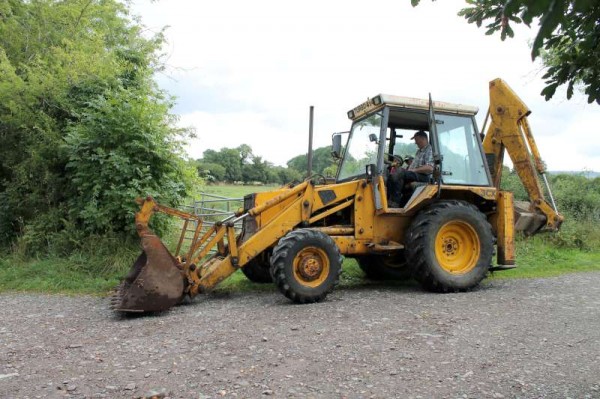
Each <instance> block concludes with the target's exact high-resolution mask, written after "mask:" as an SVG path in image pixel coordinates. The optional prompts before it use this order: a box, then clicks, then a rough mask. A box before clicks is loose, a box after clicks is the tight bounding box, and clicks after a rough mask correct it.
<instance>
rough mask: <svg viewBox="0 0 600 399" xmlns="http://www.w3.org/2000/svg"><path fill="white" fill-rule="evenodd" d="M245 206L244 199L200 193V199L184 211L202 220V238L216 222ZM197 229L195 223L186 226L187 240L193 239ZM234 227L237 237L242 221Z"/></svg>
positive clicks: (185, 207) (185, 206)
mask: <svg viewBox="0 0 600 399" xmlns="http://www.w3.org/2000/svg"><path fill="white" fill-rule="evenodd" d="M243 206H244V199H243V198H229V197H223V196H221V195H215V194H208V193H200V198H199V199H196V200H194V201H192V203H191V204H190V205H184V206H183V210H184V211H187V212H189V213H193V214H194V215H196V216H199V217H201V218H202V228H201V229H200V236H201V235H202V234H204V233H205V232H206V231H208V230H209V229H212V228H213V226H214V225H215V222H218V221H220V220H223V219H225V218H227V217H228V216H231V215H233V214H234V213H235V212H236V211H237V210H238V209H239V208H241V207H243ZM196 227H197V226H196V224H195V223H189V224H188V225H187V226H186V233H189V234H186V235H185V239H188V240H191V239H192V237H193V234H194V232H195V231H196ZM234 227H235V230H236V235H237V234H238V233H239V232H240V230H241V229H242V221H240V222H237V223H236V224H235V226H234Z"/></svg>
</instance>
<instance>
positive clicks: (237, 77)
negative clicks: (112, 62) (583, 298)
mask: <svg viewBox="0 0 600 399" xmlns="http://www.w3.org/2000/svg"><path fill="white" fill-rule="evenodd" d="M133 4H134V7H133V8H134V13H135V14H137V15H139V16H141V18H142V22H143V23H144V24H145V25H146V26H147V27H148V28H149V31H158V30H160V28H161V27H163V26H169V28H168V29H167V31H166V37H167V41H168V43H167V45H166V46H165V48H164V52H165V53H166V57H165V61H166V64H167V69H166V71H165V72H164V73H162V74H161V75H159V76H157V80H158V82H159V84H160V86H161V87H162V88H163V89H165V90H167V91H168V92H169V93H170V94H172V95H174V96H176V97H177V105H176V107H175V109H174V111H175V113H177V114H179V115H180V117H181V121H180V123H181V125H183V126H193V127H195V129H196V132H197V136H198V137H197V139H194V140H192V141H191V142H190V144H189V146H188V153H189V155H190V156H191V157H192V158H200V157H202V152H203V151H205V150H206V149H209V148H210V149H215V150H219V149H220V148H222V147H237V146H238V145H239V144H248V145H250V146H251V147H252V149H253V151H254V153H255V155H260V156H262V157H263V158H264V159H266V160H268V161H270V162H273V163H275V164H278V165H285V162H286V161H287V160H289V159H290V158H292V157H294V156H296V155H299V154H301V153H306V152H307V145H308V115H309V106H310V105H314V106H315V123H314V147H315V148H317V147H321V146H325V145H330V144H331V133H333V132H336V131H345V130H348V129H349V127H350V121H349V120H348V119H347V117H346V112H347V111H348V110H350V109H352V108H354V107H355V106H356V105H358V104H359V103H361V102H363V101H365V100H366V99H367V98H368V97H373V96H375V95H376V94H378V93H387V94H395V95H401V96H409V97H419V98H427V96H428V93H429V92H431V94H432V96H433V98H434V99H435V100H440V101H448V102H456V103H463V104H469V105H476V106H478V107H479V108H480V112H479V114H478V118H477V119H478V123H479V126H480V127H481V126H482V123H483V118H484V117H485V110H486V108H487V106H488V102H489V100H488V95H489V93H488V82H489V81H490V80H492V79H494V78H496V77H501V78H502V79H504V80H505V81H506V82H507V83H508V84H509V85H510V86H511V87H512V88H513V90H514V91H515V92H516V93H517V94H518V95H519V96H520V97H521V99H522V100H523V101H524V102H525V103H526V104H527V105H528V106H529V108H530V109H531V110H532V111H533V113H532V115H531V116H530V117H529V121H530V125H531V128H532V130H533V133H534V136H535V138H536V141H537V144H538V147H539V148H540V152H541V154H542V157H543V158H544V160H545V161H546V163H547V165H548V169H549V170H574V171H584V170H595V171H600V134H599V133H600V129H599V127H598V126H599V125H600V106H598V105H588V104H587V102H586V98H585V97H584V96H583V95H581V94H577V95H576V96H574V98H573V99H571V100H570V101H567V100H566V97H565V95H564V91H558V92H557V94H555V98H554V99H552V100H551V101H550V102H546V101H545V100H544V99H543V97H541V96H540V95H539V93H540V91H541V90H542V89H543V87H544V84H543V80H542V75H543V73H542V72H541V67H540V65H539V64H534V63H532V62H531V57H530V48H529V45H528V43H529V42H530V41H531V39H532V37H533V35H534V32H535V31H533V30H530V29H528V28H526V27H515V28H516V37H515V38H514V39H507V40H506V41H505V42H502V41H501V40H500V38H499V36H492V37H490V36H485V35H484V29H478V28H477V27H476V26H475V25H470V24H467V23H466V21H465V20H464V19H463V18H461V17H458V16H457V15H456V14H457V12H458V11H459V10H460V9H461V8H462V7H463V6H464V4H465V3H464V1H458V0H444V1H437V2H434V3H432V2H431V1H429V0H422V4H421V5H420V6H419V7H416V8H413V7H411V6H410V1H409V0H373V1H370V2H364V1H344V2H338V1H322V0H321V1H315V0H304V1H301V2H287V1H280V0H279V1H278V0H255V1H192V0H162V1H156V2H152V1H150V0H137V1H134V3H133Z"/></svg>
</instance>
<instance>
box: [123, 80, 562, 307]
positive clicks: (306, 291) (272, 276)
mask: <svg viewBox="0 0 600 399" xmlns="http://www.w3.org/2000/svg"><path fill="white" fill-rule="evenodd" d="M477 112H478V109H477V108H476V107H472V106H465V105H460V104H451V103H446V102H437V101H435V102H434V101H432V100H431V96H430V98H429V100H422V99H415V98H407V97H398V96H391V95H385V94H380V95H377V96H375V97H373V98H372V99H369V100H368V101H366V102H364V103H363V104H360V105H359V106H357V107H356V108H354V109H352V110H351V111H349V112H348V117H349V119H350V120H351V121H352V126H351V129H350V131H349V132H345V133H341V134H334V135H333V151H332V152H333V154H334V156H336V157H337V158H338V160H339V165H338V171H337V177H336V179H335V181H334V182H333V181H329V180H328V179H326V178H323V177H321V176H312V177H311V178H308V179H307V180H305V181H304V182H302V183H300V184H297V185H288V186H285V187H282V188H280V189H277V190H274V191H271V192H261V193H256V194H252V195H248V196H246V197H245V199H244V207H243V209H240V210H239V211H238V212H236V214H235V215H233V216H231V217H228V218H226V219H225V220H223V221H221V222H218V223H216V224H215V225H214V227H211V228H210V229H209V230H208V231H207V232H206V233H204V234H201V228H202V223H203V221H202V220H201V219H200V218H198V217H197V216H195V215H193V214H189V213H185V212H182V211H179V210H176V209H172V208H169V207H165V206H162V205H160V204H157V203H156V202H154V200H153V199H152V198H150V197H147V198H145V199H140V200H138V202H139V204H140V206H141V208H140V210H139V212H138V213H137V214H136V219H135V222H136V228H137V231H138V233H139V235H140V237H141V243H142V249H143V252H142V254H141V255H140V257H139V258H138V260H137V261H136V262H135V264H134V266H133V267H132V269H131V271H130V273H129V275H128V276H127V277H126V278H125V279H124V281H123V282H122V284H121V285H120V286H119V288H118V290H117V292H116V294H115V296H114V297H113V302H112V307H113V309H114V310H116V311H120V312H143V311H161V310H165V309H168V308H170V307H171V306H173V305H175V304H177V303H178V302H179V301H180V300H182V298H184V297H185V296H190V297H194V296H196V295H197V294H199V293H203V292H207V291H209V290H211V289H212V288H214V287H215V286H216V285H217V284H219V283H220V282H221V281H223V280H224V279H226V278H227V277H228V276H230V275H231V274H232V273H234V272H235V271H236V270H238V269H242V271H243V272H244V274H246V276H248V278H250V279H251V280H253V281H257V282H274V283H275V285H276V286H277V287H278V289H279V290H280V291H281V292H282V293H283V294H284V295H285V296H286V297H288V298H289V299H291V300H292V301H294V302H298V303H310V302H316V301H320V300H322V299H324V298H325V297H326V296H327V294H328V293H329V292H331V291H332V290H333V288H334V287H335V286H336V284H337V283H338V281H339V276H340V273H341V271H342V256H345V257H351V258H355V259H356V260H357V261H358V263H359V266H360V267H361V268H362V269H363V270H364V271H365V273H366V274H367V276H369V277H371V278H382V279H386V278H398V279H400V278H408V277H414V278H415V279H416V280H417V281H418V282H420V283H421V285H422V286H423V287H424V288H425V289H427V290H431V291H435V292H455V291H465V290H468V289H471V288H473V287H475V286H477V285H478V284H479V283H480V282H481V280H482V279H483V278H484V277H485V276H486V275H487V273H488V272H489V271H490V270H503V269H507V268H513V267H515V251H514V238H515V232H516V231H519V230H520V231H524V232H526V233H527V234H535V233H538V232H541V231H556V230H558V229H559V227H560V225H561V223H562V221H563V217H562V216H561V215H560V214H559V213H558V211H557V209H556V206H555V204H554V200H553V199H552V194H551V193H550V189H549V187H548V183H547V181H546V179H545V176H544V165H543V163H542V160H541V157H540V154H539V152H538V150H537V146H536V144H535V141H534V139H533V136H532V134H531V131H530V128H529V124H528V122H527V116H528V115H529V114H530V110H529V109H528V108H527V106H526V105H525V104H524V103H523V102H522V101H521V100H520V99H519V97H518V96H517V95H516V94H515V93H514V92H513V91H512V90H511V89H510V88H509V87H508V85H507V84H506V83H505V82H503V81H502V80H500V79H496V80H494V81H492V82H490V106H489V109H488V114H487V117H486V119H485V123H484V129H482V131H484V130H485V126H486V125H487V124H488V122H489V127H487V130H485V131H486V133H485V135H483V134H481V133H480V131H479V130H478V128H477V125H476V122H475V115H476V113H477ZM415 130H423V131H426V132H428V135H429V139H430V144H431V146H432V150H433V159H434V170H433V173H432V175H431V178H430V180H429V181H425V182H422V183H411V184H409V185H407V187H406V189H405V191H404V193H403V198H404V201H402V202H403V203H401V204H399V205H398V206H397V207H392V206H391V205H392V204H391V202H390V200H389V197H388V192H387V189H386V181H387V180H388V176H389V173H390V168H392V167H398V165H400V164H402V162H403V161H404V159H403V156H406V155H409V154H407V153H408V152H412V153H413V154H414V145H413V147H411V146H410V144H409V143H410V141H409V140H408V138H409V137H410V136H412V134H413V133H414V131H415ZM343 137H346V144H345V145H344V146H342V138H343ZM505 150H506V152H507V153H508V154H509V156H510V158H511V160H512V163H513V165H514V168H515V169H516V171H517V173H518V175H519V177H520V179H521V181H522V182H523V185H524V186H525V189H526V190H527V192H528V193H529V196H530V200H531V202H530V203H519V204H515V203H514V200H513V196H512V194H511V193H509V192H505V191H502V190H500V180H501V178H502V165H503V157H504V153H505ZM403 152H404V153H403ZM540 180H542V181H543V182H544V183H545V184H546V187H547V196H548V197H550V201H551V202H550V203H549V202H548V201H547V200H546V195H545V194H544V190H543V189H542V186H541V184H540ZM156 212H163V213H167V214H170V215H174V216H177V217H180V218H181V219H183V221H184V223H183V225H184V226H183V230H182V235H181V239H180V240H179V245H178V246H177V249H176V252H175V254H174V255H172V254H171V253H169V251H168V250H167V249H166V247H165V246H164V245H163V243H162V242H161V241H160V239H159V238H158V237H157V236H156V235H154V234H153V233H152V231H151V230H150V229H149V228H148V222H149V220H150V218H151V217H152V215H153V214H154V213H156ZM240 221H243V222H242V223H243V228H242V231H241V233H239V234H236V231H235V228H234V226H235V224H236V222H237V223H239V222H240ZM190 223H191V224H192V225H193V226H194V227H195V233H194V236H193V238H192V240H191V244H190V246H189V248H188V250H187V251H185V253H183V251H182V242H183V237H184V235H185V233H186V231H187V230H188V225H190ZM494 251H496V255H497V259H496V262H495V263H493V259H492V257H493V254H494Z"/></svg>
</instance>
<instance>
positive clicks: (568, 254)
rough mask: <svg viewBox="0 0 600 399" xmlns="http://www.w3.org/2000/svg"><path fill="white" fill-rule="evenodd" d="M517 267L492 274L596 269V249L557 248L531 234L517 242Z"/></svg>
mask: <svg viewBox="0 0 600 399" xmlns="http://www.w3.org/2000/svg"><path fill="white" fill-rule="evenodd" d="M516 258H517V261H516V264H517V268H516V269H512V270H505V271H502V272H498V273H494V274H493V277H492V278H532V277H552V276H558V275H561V274H566V273H575V272H588V271H599V270H600V251H598V250H594V251H587V250H580V249H575V248H557V247H555V246H553V245H551V244H548V243H546V242H544V240H543V239H542V238H538V237H533V238H529V239H521V240H519V241H518V242H517V257H516Z"/></svg>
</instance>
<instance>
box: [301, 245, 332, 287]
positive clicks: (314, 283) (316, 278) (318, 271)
mask: <svg viewBox="0 0 600 399" xmlns="http://www.w3.org/2000/svg"><path fill="white" fill-rule="evenodd" d="M292 267H293V272H294V279H295V280H296V281H297V282H298V283H299V284H301V285H303V286H305V287H309V288H315V287H318V286H320V285H321V284H323V282H324V281H325V280H327V277H328V276H329V271H330V264H329V256H327V253H326V252H325V251H324V250H323V249H322V248H317V247H304V248H302V249H301V250H300V251H299V252H298V253H297V254H296V257H295V258H294V261H293V265H292Z"/></svg>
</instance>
